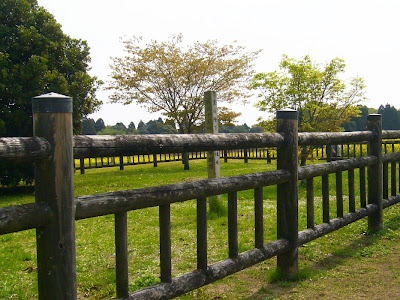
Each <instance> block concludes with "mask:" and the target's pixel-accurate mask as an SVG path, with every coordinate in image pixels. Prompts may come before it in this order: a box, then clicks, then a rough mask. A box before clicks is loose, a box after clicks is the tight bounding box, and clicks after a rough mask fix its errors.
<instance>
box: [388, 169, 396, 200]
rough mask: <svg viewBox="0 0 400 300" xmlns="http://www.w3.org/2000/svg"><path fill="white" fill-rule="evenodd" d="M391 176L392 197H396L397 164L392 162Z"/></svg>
mask: <svg viewBox="0 0 400 300" xmlns="http://www.w3.org/2000/svg"><path fill="white" fill-rule="evenodd" d="M390 174H391V176H390V177H391V178H390V186H391V189H390V190H391V192H392V193H391V196H396V193H397V192H396V191H397V188H396V162H392V163H391V166H390Z"/></svg>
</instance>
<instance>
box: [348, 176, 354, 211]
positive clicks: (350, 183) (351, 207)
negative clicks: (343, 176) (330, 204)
mask: <svg viewBox="0 0 400 300" xmlns="http://www.w3.org/2000/svg"><path fill="white" fill-rule="evenodd" d="M347 183H348V190H349V212H355V211H356V194H355V187H354V169H350V170H349V171H348V173H347Z"/></svg>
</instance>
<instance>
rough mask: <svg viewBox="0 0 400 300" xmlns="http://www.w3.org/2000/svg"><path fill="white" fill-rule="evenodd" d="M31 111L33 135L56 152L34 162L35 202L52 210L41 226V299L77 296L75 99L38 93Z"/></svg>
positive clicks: (38, 246)
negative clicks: (74, 168) (45, 223)
mask: <svg viewBox="0 0 400 300" xmlns="http://www.w3.org/2000/svg"><path fill="white" fill-rule="evenodd" d="M32 111H33V132H34V136H38V137H43V138H45V139H46V140H47V141H48V142H49V143H50V145H51V148H50V149H51V151H52V153H51V155H50V157H49V158H48V159H43V160H40V161H37V162H35V201H36V202H37V203H46V204H47V205H49V206H50V207H51V210H52V212H53V217H52V219H51V221H50V222H49V224H48V225H46V226H44V227H40V228H37V229H36V241H37V265H38V286H39V299H76V298H77V293H76V255H75V208H74V186H73V174H74V172H73V170H72V169H73V138H72V98H70V97H67V96H63V95H59V94H55V93H50V94H46V95H42V96H38V97H34V98H33V105H32Z"/></svg>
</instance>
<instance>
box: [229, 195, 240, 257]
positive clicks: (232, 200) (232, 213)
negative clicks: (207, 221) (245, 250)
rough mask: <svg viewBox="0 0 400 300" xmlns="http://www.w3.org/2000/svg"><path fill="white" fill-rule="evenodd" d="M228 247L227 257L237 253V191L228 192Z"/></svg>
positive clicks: (234, 255) (235, 255)
mask: <svg viewBox="0 0 400 300" xmlns="http://www.w3.org/2000/svg"><path fill="white" fill-rule="evenodd" d="M228 248H229V258H235V257H237V255H238V250H239V246H238V229H237V192H233V193H228Z"/></svg>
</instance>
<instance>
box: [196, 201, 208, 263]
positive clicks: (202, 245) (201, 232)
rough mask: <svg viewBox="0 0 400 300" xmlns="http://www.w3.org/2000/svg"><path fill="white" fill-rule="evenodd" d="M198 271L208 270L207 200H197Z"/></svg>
mask: <svg viewBox="0 0 400 300" xmlns="http://www.w3.org/2000/svg"><path fill="white" fill-rule="evenodd" d="M197 269H202V270H204V271H206V270H207V198H205V197H203V198H199V199H197Z"/></svg>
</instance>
